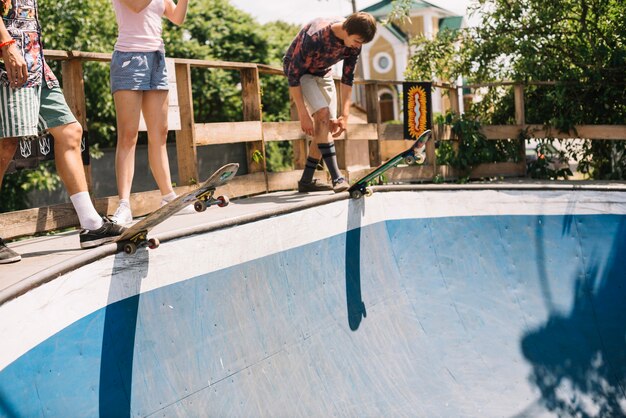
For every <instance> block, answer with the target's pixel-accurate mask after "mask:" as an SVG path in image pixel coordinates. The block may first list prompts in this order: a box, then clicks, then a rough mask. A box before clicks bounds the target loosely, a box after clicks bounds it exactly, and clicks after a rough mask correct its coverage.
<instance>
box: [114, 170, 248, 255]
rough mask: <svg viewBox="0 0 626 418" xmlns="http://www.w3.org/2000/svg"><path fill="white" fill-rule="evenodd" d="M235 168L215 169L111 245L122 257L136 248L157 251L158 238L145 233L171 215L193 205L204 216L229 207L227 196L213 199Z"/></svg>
mask: <svg viewBox="0 0 626 418" xmlns="http://www.w3.org/2000/svg"><path fill="white" fill-rule="evenodd" d="M238 168H239V164H226V165H225V166H223V167H222V168H220V169H218V170H217V171H216V172H215V173H213V174H211V176H210V177H209V178H208V179H207V180H206V181H205V182H204V183H202V184H201V185H200V186H198V187H197V188H196V189H194V190H192V191H190V192H187V193H185V194H182V195H180V196H178V197H177V198H176V199H174V200H172V201H171V202H169V203H168V204H167V205H164V206H162V207H160V208H159V209H157V210H156V211H154V212H152V213H151V214H150V215H148V216H146V217H145V218H143V219H142V220H140V221H139V222H137V223H136V224H134V225H132V226H130V227H129V228H127V229H126V231H124V233H123V234H122V235H120V236H119V237H117V239H115V241H114V242H117V243H118V248H119V247H121V248H122V249H123V250H124V252H125V253H126V254H134V253H135V252H136V251H137V248H139V247H143V246H145V247H148V248H150V249H154V248H157V247H158V246H159V244H160V242H159V240H158V238H149V237H148V233H149V232H150V230H151V229H152V228H154V227H155V226H157V225H158V224H160V223H161V222H163V221H165V220H166V219H168V218H169V217H170V216H172V215H174V214H175V213H177V212H178V211H180V210H181V209H183V208H184V207H185V206H187V205H190V204H193V207H194V209H195V210H196V211H197V212H204V211H205V210H206V208H207V207H209V206H213V205H218V206H219V207H224V206H227V205H228V203H229V199H228V196H218V197H217V198H215V197H213V194H214V193H215V189H216V188H217V187H219V186H221V185H223V184H226V183H227V182H229V181H230V180H231V179H232V178H233V177H235V174H236V173H237V169H238Z"/></svg>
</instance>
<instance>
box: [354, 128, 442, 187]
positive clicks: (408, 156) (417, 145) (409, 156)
mask: <svg viewBox="0 0 626 418" xmlns="http://www.w3.org/2000/svg"><path fill="white" fill-rule="evenodd" d="M431 135H432V131H431V130H430V129H428V130H426V131H424V133H422V134H421V135H420V136H419V138H417V140H416V141H415V142H414V143H413V144H411V146H410V147H409V148H408V149H407V150H406V151H402V152H401V153H399V154H398V155H396V156H395V157H393V158H392V159H390V160H389V161H387V162H386V163H384V164H382V165H380V166H378V167H377V168H375V169H374V170H372V171H370V172H369V173H368V174H366V175H365V176H363V177H361V178H360V179H359V180H357V181H356V182H355V183H354V184H353V185H352V186H350V188H349V189H348V193H350V196H351V197H352V198H353V199H360V198H361V197H362V196H363V195H366V196H371V195H372V190H371V189H370V188H369V187H367V185H368V183H369V182H370V181H372V180H373V179H375V178H376V177H378V176H380V175H381V174H383V173H384V172H385V171H387V170H389V169H390V168H392V167H395V166H396V165H398V164H399V163H400V161H402V160H404V162H405V163H406V164H408V165H412V164H424V161H426V142H428V140H429V139H430V137H431Z"/></svg>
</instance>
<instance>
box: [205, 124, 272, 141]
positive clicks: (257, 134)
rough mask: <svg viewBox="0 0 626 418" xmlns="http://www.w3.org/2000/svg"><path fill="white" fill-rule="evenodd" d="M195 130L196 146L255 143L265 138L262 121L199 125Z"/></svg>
mask: <svg viewBox="0 0 626 418" xmlns="http://www.w3.org/2000/svg"><path fill="white" fill-rule="evenodd" d="M195 130H196V146H203V145H217V144H235V143H240V142H254V141H260V140H261V139H262V138H263V133H262V128H261V122H260V121H250V122H214V123H197V124H195Z"/></svg>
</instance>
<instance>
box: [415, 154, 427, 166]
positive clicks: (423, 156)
mask: <svg viewBox="0 0 626 418" xmlns="http://www.w3.org/2000/svg"><path fill="white" fill-rule="evenodd" d="M424 161H426V154H420V155H419V156H418V157H417V159H416V160H415V162H416V163H417V164H424Z"/></svg>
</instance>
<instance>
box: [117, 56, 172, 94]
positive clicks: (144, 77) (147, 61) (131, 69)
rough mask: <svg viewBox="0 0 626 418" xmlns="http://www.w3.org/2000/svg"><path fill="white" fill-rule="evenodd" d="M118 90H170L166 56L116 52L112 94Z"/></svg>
mask: <svg viewBox="0 0 626 418" xmlns="http://www.w3.org/2000/svg"><path fill="white" fill-rule="evenodd" d="M118 90H169V84H168V81H167V67H166V65H165V54H164V53H163V52H161V51H153V52H122V51H114V52H113V58H112V59H111V93H115V92H116V91H118Z"/></svg>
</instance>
